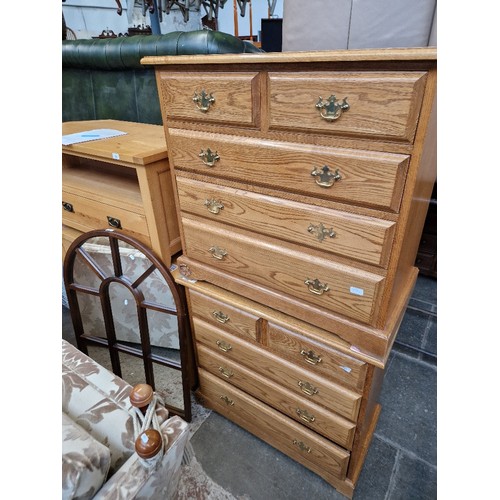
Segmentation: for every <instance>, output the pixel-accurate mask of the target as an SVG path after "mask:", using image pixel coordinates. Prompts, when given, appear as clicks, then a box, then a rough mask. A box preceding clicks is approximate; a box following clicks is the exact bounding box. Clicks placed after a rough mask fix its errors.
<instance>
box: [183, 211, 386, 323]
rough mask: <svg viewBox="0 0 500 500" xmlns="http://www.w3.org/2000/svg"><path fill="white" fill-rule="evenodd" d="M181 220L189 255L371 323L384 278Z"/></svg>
mask: <svg viewBox="0 0 500 500" xmlns="http://www.w3.org/2000/svg"><path fill="white" fill-rule="evenodd" d="M182 222H183V227H184V237H185V243H186V248H185V252H186V255H187V256H188V257H192V258H193V259H196V260H198V261H200V262H204V263H206V264H209V265H210V266H212V267H215V268H217V269H219V270H223V271H224V272H228V273H233V274H235V275H238V276H241V277H243V278H248V279H251V280H252V281H254V282H255V283H259V284H261V285H264V286H266V287H269V288H272V289H274V290H277V291H279V292H283V293H287V294H290V295H292V296H294V297H296V298H298V299H300V300H304V301H306V302H309V303H312V304H314V305H315V306H317V307H323V308H325V309H327V310H329V311H333V312H337V313H339V314H343V315H345V316H347V317H350V318H353V319H357V320H359V321H362V322H365V323H368V324H372V323H373V322H374V318H375V310H376V305H377V300H378V298H379V294H380V290H381V289H382V285H383V282H384V278H383V276H379V275H377V274H374V273H369V272H366V271H361V270H359V269H356V268H353V267H350V266H345V265H341V264H338V263H336V262H334V261H333V260H331V259H327V258H324V257H319V256H317V255H314V254H311V253H310V252H309V253H305V252H302V251H299V250H298V248H300V247H296V246H295V247H292V245H288V246H284V245H283V246H281V245H279V243H277V242H276V241H274V240H273V239H272V238H265V237H264V236H260V237H259V238H257V237H256V235H255V234H252V233H249V232H243V231H241V232H240V231H239V230H238V232H236V231H235V230H234V231H233V230H231V231H230V230H228V229H226V227H224V226H222V225H220V224H215V223H210V224H207V223H206V221H203V220H196V219H191V218H187V217H183V218H182ZM315 280H319V281H315ZM322 286H323V287H326V288H321V287H322ZM324 290H325V291H324Z"/></svg>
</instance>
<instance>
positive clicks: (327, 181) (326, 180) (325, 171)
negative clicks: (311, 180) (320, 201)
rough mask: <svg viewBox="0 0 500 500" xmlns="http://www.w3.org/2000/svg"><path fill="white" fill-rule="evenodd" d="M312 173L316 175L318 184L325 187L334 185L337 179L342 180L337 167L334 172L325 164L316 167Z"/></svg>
mask: <svg viewBox="0 0 500 500" xmlns="http://www.w3.org/2000/svg"><path fill="white" fill-rule="evenodd" d="M311 175H312V176H313V177H316V184H317V185H318V186H321V187H325V188H328V187H331V186H333V185H334V184H335V182H336V181H340V180H341V179H342V176H341V175H340V172H339V169H338V168H337V169H335V172H332V171H331V170H330V167H329V166H328V165H324V166H322V167H321V168H320V167H314V170H313V171H312V172H311Z"/></svg>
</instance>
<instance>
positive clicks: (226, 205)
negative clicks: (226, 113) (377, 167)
mask: <svg viewBox="0 0 500 500" xmlns="http://www.w3.org/2000/svg"><path fill="white" fill-rule="evenodd" d="M177 191H178V194H179V201H180V206H181V211H183V212H188V213H192V214H195V215H200V216H205V217H209V218H211V219H213V220H217V221H218V222H224V223H227V224H232V225H235V226H239V227H242V228H246V227H248V228H252V230H253V231H256V232H259V233H263V234H267V235H269V236H272V237H276V238H279V239H282V240H286V241H290V242H295V243H299V244H303V245H306V246H308V247H311V248H316V249H318V250H323V251H326V252H331V253H335V254H338V255H342V256H344V257H348V258H351V259H355V260H360V261H363V262H367V263H368V264H375V265H378V266H381V267H386V266H387V261H388V258H389V254H390V249H391V245H392V239H393V236H394V228H395V222H392V221H386V220H382V219H376V218H373V217H363V216H360V215H354V214H350V213H347V212H340V211H338V210H329V209H326V208H321V207H316V206H313V205H307V204H304V203H297V202H293V201H290V200H284V199H281V198H275V197H272V196H265V195H262V194H257V193H252V192H250V191H243V190H239V189H234V188H228V187H224V186H217V185H216V184H208V183H206V182H200V181H196V180H193V179H188V178H185V177H182V176H180V175H178V176H177Z"/></svg>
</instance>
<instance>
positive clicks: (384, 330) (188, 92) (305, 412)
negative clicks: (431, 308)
mask: <svg viewBox="0 0 500 500" xmlns="http://www.w3.org/2000/svg"><path fill="white" fill-rule="evenodd" d="M142 63H143V64H149V65H154V66H155V69H156V77H157V86H158V90H159V97H160V103H161V107H162V116H163V123H164V128H165V135H166V140H167V145H168V150H169V158H170V162H171V165H172V168H173V170H172V174H173V185H174V196H175V199H176V204H177V210H178V213H179V214H180V225H181V240H182V256H181V257H180V258H179V259H178V260H177V264H178V266H179V269H178V271H179V278H178V281H179V282H180V283H182V284H183V285H184V286H185V287H186V288H187V291H188V294H187V295H188V301H189V311H190V316H191V323H192V328H193V332H194V336H195V340H196V351H197V366H198V370H199V378H200V388H199V394H200V395H201V396H202V397H203V398H204V400H205V402H206V404H207V405H208V406H210V407H211V408H213V409H214V410H216V411H218V412H220V413H221V414H222V415H225V416H226V417H227V418H229V419H230V420H232V421H234V422H236V423H237V424H239V425H241V426H242V427H244V428H245V429H247V430H248V431H250V432H252V433H253V434H255V435H256V436H258V437H259V438H261V439H263V440H264V441H266V442H268V443H269V444H271V445H272V446H274V447H276V448H278V449H279V450H281V451H282V452H284V453H285V454H287V455H288V456H290V457H292V458H294V459H295V460H297V461H298V462H300V463H302V464H303V465H304V466H305V467H307V468H309V469H310V470H312V471H314V472H316V473H317V474H319V475H320V476H322V477H323V478H324V479H325V480H327V481H328V482H329V483H330V484H331V485H332V486H334V487H335V488H336V489H337V490H338V491H340V492H342V493H343V494H344V495H346V496H347V497H352V495H353V491H354V488H355V485H356V481H357V479H358V477H359V474H360V471H361V468H362V464H363V461H364V459H365V455H366V452H367V449H368V446H369V443H370V440H371V437H372V434H373V431H374V429H375V426H376V422H377V419H378V415H379V413H380V409H381V408H380V405H379V404H378V402H377V399H378V395H379V391H380V388H381V385H382V381H383V374H384V368H385V364H386V362H387V359H388V356H389V353H390V350H391V347H392V344H393V342H394V339H395V337H396V334H397V331H398V328H399V325H400V323H401V320H402V318H403V315H404V312H405V309H406V306H407V303H408V300H409V297H410V295H411V292H412V289H413V286H414V284H415V280H416V277H417V274H418V270H417V269H416V268H415V267H414V262H415V257H416V253H417V249H418V245H419V241H420V236H421V232H422V226H423V223H424V219H425V215H426V210H427V206H428V200H429V197H430V195H431V191H432V188H433V185H434V182H435V178H436V147H435V140H436V133H435V96H436V77H437V74H436V50H435V49H432V48H421V49H420V48H418V49H382V50H379V49H377V50H351V51H326V52H322V51H320V52H306V53H269V54H251V55H246V54H242V55H214V56H209V57H207V56H203V57H201V56H176V57H146V58H144V59H143V60H142Z"/></svg>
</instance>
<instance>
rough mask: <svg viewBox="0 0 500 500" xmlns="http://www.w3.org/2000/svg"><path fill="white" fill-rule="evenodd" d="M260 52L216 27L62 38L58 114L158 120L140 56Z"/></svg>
mask: <svg viewBox="0 0 500 500" xmlns="http://www.w3.org/2000/svg"><path fill="white" fill-rule="evenodd" d="M244 52H260V50H259V49H257V48H256V47H255V46H254V45H252V44H251V43H249V42H244V41H242V40H240V39H239V38H236V37H234V36H232V35H229V34H227V33H222V32H220V31H209V30H199V31H186V32H184V31H177V32H173V33H168V34H166V35H136V36H130V37H119V38H108V39H92V40H64V41H63V42H62V67H63V71H62V119H63V121H74V120H101V119H115V120H126V121H133V122H141V123H152V124H155V125H161V124H162V119H161V112H160V104H159V100H158V92H157V88H156V80H155V74H154V68H153V67H145V66H142V65H141V63H140V60H141V58H142V57H145V56H155V55H189V54H207V55H208V54H224V53H231V54H234V53H244Z"/></svg>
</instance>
